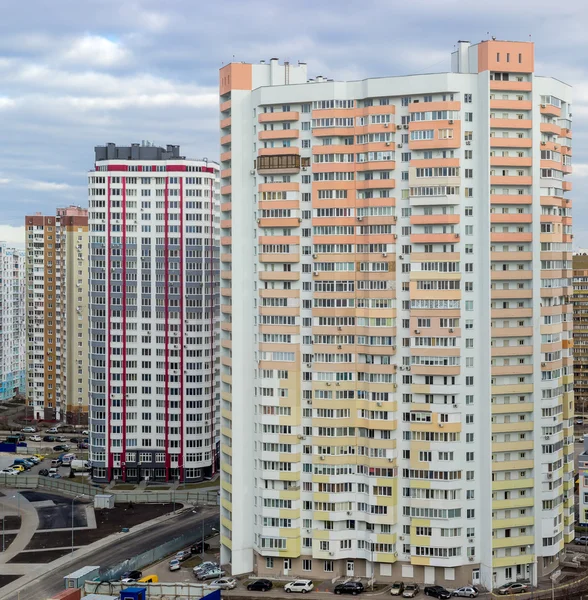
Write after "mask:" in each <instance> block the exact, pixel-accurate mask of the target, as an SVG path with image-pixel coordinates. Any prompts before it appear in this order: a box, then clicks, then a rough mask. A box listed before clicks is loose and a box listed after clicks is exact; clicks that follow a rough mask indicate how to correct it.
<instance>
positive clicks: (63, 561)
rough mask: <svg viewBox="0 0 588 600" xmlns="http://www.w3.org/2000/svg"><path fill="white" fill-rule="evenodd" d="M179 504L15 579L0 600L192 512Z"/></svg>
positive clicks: (3, 590) (4, 589) (4, 599)
mask: <svg viewBox="0 0 588 600" xmlns="http://www.w3.org/2000/svg"><path fill="white" fill-rule="evenodd" d="M180 504H181V506H182V508H180V509H178V510H176V512H171V513H168V514H166V515H162V516H161V517H157V518H155V519H152V520H151V521H145V522H144V523H139V524H138V525H135V526H134V527H131V528H130V529H129V531H128V532H126V533H122V532H118V533H113V534H111V535H109V536H107V537H105V538H102V539H101V540H97V541H95V542H93V543H92V544H88V545H87V546H83V548H78V549H77V550H74V552H73V554H67V555H66V556H62V557H61V558H58V559H57V560H55V561H53V562H51V563H47V567H48V568H47V569H46V570H45V571H42V572H41V573H35V574H33V575H31V576H30V578H29V577H27V576H25V577H27V578H26V580H25V581H22V579H23V578H19V579H17V580H16V581H15V582H14V584H8V585H7V586H5V587H4V588H2V589H1V590H0V600H8V599H9V598H10V595H11V594H15V593H20V592H22V591H24V590H25V589H26V588H27V587H28V586H29V585H30V584H31V583H34V582H35V581H37V580H38V579H40V578H41V577H44V576H45V575H46V574H47V573H48V572H49V571H51V570H55V569H57V568H60V567H62V566H65V565H67V564H68V563H70V562H73V561H75V560H78V559H80V558H83V557H84V556H86V555H87V554H91V553H92V552H94V551H96V550H100V549H101V548H102V547H104V546H108V545H109V544H112V543H113V542H116V540H118V539H120V537H121V536H128V535H129V534H133V533H136V532H138V531H142V530H143V529H147V528H148V527H151V526H153V525H157V524H158V523H163V522H165V521H168V520H170V519H173V518H174V517H177V516H178V515H179V514H181V513H182V512H184V511H186V510H187V509H189V510H192V507H191V506H184V505H183V504H182V503H179V502H178V505H180ZM11 586H13V587H11Z"/></svg>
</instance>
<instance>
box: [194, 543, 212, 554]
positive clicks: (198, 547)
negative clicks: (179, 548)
mask: <svg viewBox="0 0 588 600" xmlns="http://www.w3.org/2000/svg"><path fill="white" fill-rule="evenodd" d="M209 550H210V544H208V543H207V542H204V550H203V549H202V542H196V543H195V544H192V545H191V546H190V551H191V552H192V554H202V552H208V551H209Z"/></svg>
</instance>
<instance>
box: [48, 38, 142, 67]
mask: <svg viewBox="0 0 588 600" xmlns="http://www.w3.org/2000/svg"><path fill="white" fill-rule="evenodd" d="M130 57H131V53H130V52H129V50H128V49H127V48H125V47H124V46H123V45H122V44H120V43H118V42H114V41H112V40H109V39H107V38H105V37H101V36H99V35H84V36H83V37H80V38H76V39H73V40H72V41H71V43H70V44H69V45H68V47H66V49H65V50H64V52H63V53H62V54H61V56H59V55H58V58H61V60H63V61H64V62H68V63H74V64H81V65H84V66H85V67H86V68H87V67H121V66H123V65H124V64H125V63H126V62H127V61H128V60H129V59H130Z"/></svg>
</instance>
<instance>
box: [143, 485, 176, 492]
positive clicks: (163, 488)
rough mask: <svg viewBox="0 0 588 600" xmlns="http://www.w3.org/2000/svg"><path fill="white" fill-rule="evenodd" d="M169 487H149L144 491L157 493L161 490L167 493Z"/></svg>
mask: <svg viewBox="0 0 588 600" xmlns="http://www.w3.org/2000/svg"><path fill="white" fill-rule="evenodd" d="M169 489H170V488H169V486H167V485H150V486H149V487H148V488H147V489H146V490H145V491H146V492H152V491H153V490H155V491H157V490H163V491H169Z"/></svg>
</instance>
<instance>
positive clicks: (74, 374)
mask: <svg viewBox="0 0 588 600" xmlns="http://www.w3.org/2000/svg"><path fill="white" fill-rule="evenodd" d="M25 229H26V281H27V298H26V322H27V349H26V361H27V382H26V392H27V403H28V405H29V406H30V407H31V409H32V415H31V416H32V417H33V418H35V419H45V420H50V421H66V422H68V423H71V424H78V425H84V424H86V423H87V422H88V312H87V311H88V211H87V210H86V209H84V208H80V207H78V206H68V207H64V208H58V209H57V212H56V214H55V215H50V216H49V215H42V214H40V213H37V214H35V215H31V216H27V217H25Z"/></svg>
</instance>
